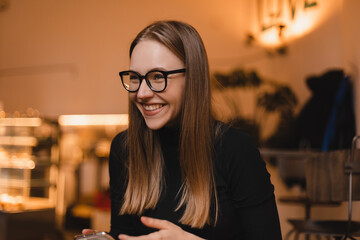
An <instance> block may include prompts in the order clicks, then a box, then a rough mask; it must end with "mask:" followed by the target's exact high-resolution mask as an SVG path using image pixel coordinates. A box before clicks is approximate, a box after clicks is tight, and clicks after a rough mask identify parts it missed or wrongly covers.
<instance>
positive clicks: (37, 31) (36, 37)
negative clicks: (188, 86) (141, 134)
mask: <svg viewBox="0 0 360 240" xmlns="http://www.w3.org/2000/svg"><path fill="white" fill-rule="evenodd" d="M3 1H4V0H3ZM5 2H6V3H7V7H5V8H3V9H1V11H0V101H1V102H2V105H3V108H4V110H5V111H6V112H10V113H12V112H14V111H25V110H26V108H28V107H32V108H35V109H38V110H39V111H40V113H41V114H42V115H44V116H52V117H57V116H59V115H61V114H106V113H127V105H128V101H127V94H126V92H125V90H123V88H122V86H121V82H120V80H119V77H118V72H119V71H120V70H123V69H127V68H128V63H129V57H128V48H129V45H130V42H131V40H132V39H133V37H134V36H135V34H136V33H137V32H138V31H139V30H141V29H142V28H143V27H144V26H145V25H147V24H149V23H150V22H152V21H154V20H160V19H177V20H183V21H186V22H189V23H191V24H192V25H193V26H194V27H195V28H197V29H198V31H199V32H200V34H201V35H202V37H203V40H204V43H205V46H206V48H207V52H208V56H209V62H210V68H211V71H213V72H214V71H229V70H231V69H234V68H238V67H240V68H244V69H255V70H256V71H257V72H258V74H260V75H261V76H263V77H265V78H266V79H271V80H276V81H279V82H281V83H284V84H288V85H290V86H291V87H292V89H293V90H294V92H295V94H296V95H297V97H298V99H299V108H300V107H301V106H303V104H304V103H305V102H306V100H307V99H308V98H309V97H310V92H309V90H308V89H307V87H306V84H305V79H306V77H307V76H309V75H312V74H321V73H323V72H324V71H326V70H327V69H329V68H344V69H346V71H347V72H348V73H351V74H352V76H353V82H354V84H355V94H356V95H355V97H356V101H355V102H356V115H357V119H359V116H360V110H359V108H360V106H359V105H360V104H357V103H359V102H360V96H359V95H360V94H359V84H358V72H357V71H358V68H359V66H360V47H359V46H358V42H360V29H359V28H358V27H357V24H356V23H358V22H360V21H359V20H360V17H359V16H358V15H357V13H356V10H358V9H360V4H359V1H358V0H340V1H339V0H318V1H316V2H318V6H316V7H314V8H312V9H308V10H307V11H313V12H316V11H317V12H318V14H322V15H324V16H323V17H322V18H321V19H320V20H319V21H318V22H317V25H316V26H314V28H313V29H312V30H311V31H309V32H307V33H306V34H304V35H302V36H299V37H297V38H294V39H289V40H288V41H286V42H285V44H286V46H287V53H286V54H277V53H276V49H275V48H272V47H269V46H266V44H264V43H262V42H261V41H260V35H261V31H259V25H258V22H257V17H256V13H257V9H256V2H257V1H252V0H224V1H217V0H206V1H205V0H204V1H200V0H197V1H194V0H182V1H167V0H154V1H139V0H133V1H120V0H107V1H100V0H98V1H97V0H77V1H73V0H64V1H49V0H34V1H28V0H6V1H5ZM297 2H302V1H297ZM249 33H250V34H253V36H254V39H255V42H254V44H252V45H250V46H249V45H248V44H246V40H247V36H248V34H249ZM269 53H270V54H269ZM243 101H245V100H243ZM245 106H246V104H245ZM357 122H359V121H357ZM358 124H359V123H358ZM358 133H359V125H358ZM275 177H276V176H275ZM280 189H281V186H280ZM284 211H288V209H286V210H285V209H283V210H281V211H280V213H281V214H282V213H284ZM291 211H292V213H293V215H296V214H298V213H299V212H301V209H297V210H296V211H294V209H292V210H291ZM290 215H291V214H290ZM282 221H284V220H282ZM283 230H287V227H286V228H285V229H283Z"/></svg>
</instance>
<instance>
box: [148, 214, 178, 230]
mask: <svg viewBox="0 0 360 240" xmlns="http://www.w3.org/2000/svg"><path fill="white" fill-rule="evenodd" d="M141 222H142V223H143V224H144V225H145V226H147V227H150V228H156V229H160V230H161V229H169V228H171V227H177V226H176V225H175V224H172V223H171V222H169V221H166V220H160V219H156V218H150V217H144V216H143V217H141Z"/></svg>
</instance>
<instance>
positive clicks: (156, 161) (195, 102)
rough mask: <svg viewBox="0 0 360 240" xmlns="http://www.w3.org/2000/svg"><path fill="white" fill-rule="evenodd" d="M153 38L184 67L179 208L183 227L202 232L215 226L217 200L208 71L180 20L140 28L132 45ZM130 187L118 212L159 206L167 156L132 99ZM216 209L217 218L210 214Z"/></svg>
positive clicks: (199, 45)
mask: <svg viewBox="0 0 360 240" xmlns="http://www.w3.org/2000/svg"><path fill="white" fill-rule="evenodd" d="M144 39H152V40H156V41H158V42H160V43H161V44H163V45H165V46H166V47H167V48H168V49H169V50H171V51H172V52H173V53H174V54H175V55H176V56H177V57H179V58H180V59H181V60H182V61H183V62H184V64H185V68H186V73H185V78H186V84H185V91H184V99H185V100H184V102H183V105H182V110H181V112H180V139H179V141H180V158H179V159H180V166H181V172H182V178H183V186H182V192H181V194H182V195H181V200H180V202H179V203H178V207H177V209H176V210H178V209H179V208H180V207H182V206H185V211H184V214H183V216H182V218H181V219H180V222H181V223H183V224H187V225H191V226H192V227H198V228H201V227H203V226H204V225H205V224H210V223H213V224H215V223H216V219H217V197H216V187H215V180H214V173H213V160H212V146H213V141H214V125H215V122H214V119H213V117H212V114H211V97H210V80H209V67H208V60H207V55H206V51H205V48H204V45H203V42H202V40H201V37H200V36H199V34H198V32H197V31H196V30H195V29H194V28H193V27H192V26H190V25H188V24H186V23H183V22H178V21H159V22H155V23H153V24H151V25H149V26H148V27H146V28H145V29H144V30H142V31H141V32H140V33H139V34H138V35H137V36H136V38H135V39H134V41H133V42H132V44H131V47H130V58H131V54H132V51H133V49H134V48H135V46H136V45H137V43H139V42H140V41H142V40H144ZM128 149H129V166H128V183H127V188H126V192H125V196H124V201H123V205H122V207H121V210H120V214H138V215H141V214H143V212H144V210H146V209H152V208H155V206H156V204H157V202H158V200H159V197H160V194H161V191H162V188H163V184H164V180H163V172H162V171H163V158H162V152H161V147H160V142H159V137H158V135H157V132H156V131H153V130H151V129H149V128H148V127H147V126H146V123H145V121H144V118H143V117H142V115H141V113H140V112H139V110H138V109H137V107H136V105H135V104H134V103H132V102H131V101H129V129H128ZM214 203H215V204H214ZM212 206H215V215H214V216H211V215H212V214H211V212H213V211H212V210H211V208H212Z"/></svg>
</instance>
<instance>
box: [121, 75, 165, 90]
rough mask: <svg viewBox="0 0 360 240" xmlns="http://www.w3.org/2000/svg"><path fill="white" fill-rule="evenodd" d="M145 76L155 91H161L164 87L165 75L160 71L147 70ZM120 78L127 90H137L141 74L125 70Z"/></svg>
mask: <svg viewBox="0 0 360 240" xmlns="http://www.w3.org/2000/svg"><path fill="white" fill-rule="evenodd" d="M145 78H146V79H147V81H148V82H149V83H150V86H151V88H152V89H153V90H155V91H162V90H164V88H165V87H166V80H165V76H164V74H163V73H162V72H156V71H154V72H149V73H147V74H146V76H145ZM122 80H123V83H124V86H125V88H126V89H127V90H129V91H136V90H138V88H139V86H140V84H141V80H142V79H141V76H139V75H138V74H137V73H136V72H131V71H129V72H126V73H123V74H122Z"/></svg>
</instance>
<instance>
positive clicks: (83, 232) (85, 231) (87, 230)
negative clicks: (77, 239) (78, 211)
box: [81, 229, 96, 234]
mask: <svg viewBox="0 0 360 240" xmlns="http://www.w3.org/2000/svg"><path fill="white" fill-rule="evenodd" d="M95 232H96V231H95V230H93V229H83V230H82V231H81V233H82V234H91V233H95Z"/></svg>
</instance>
